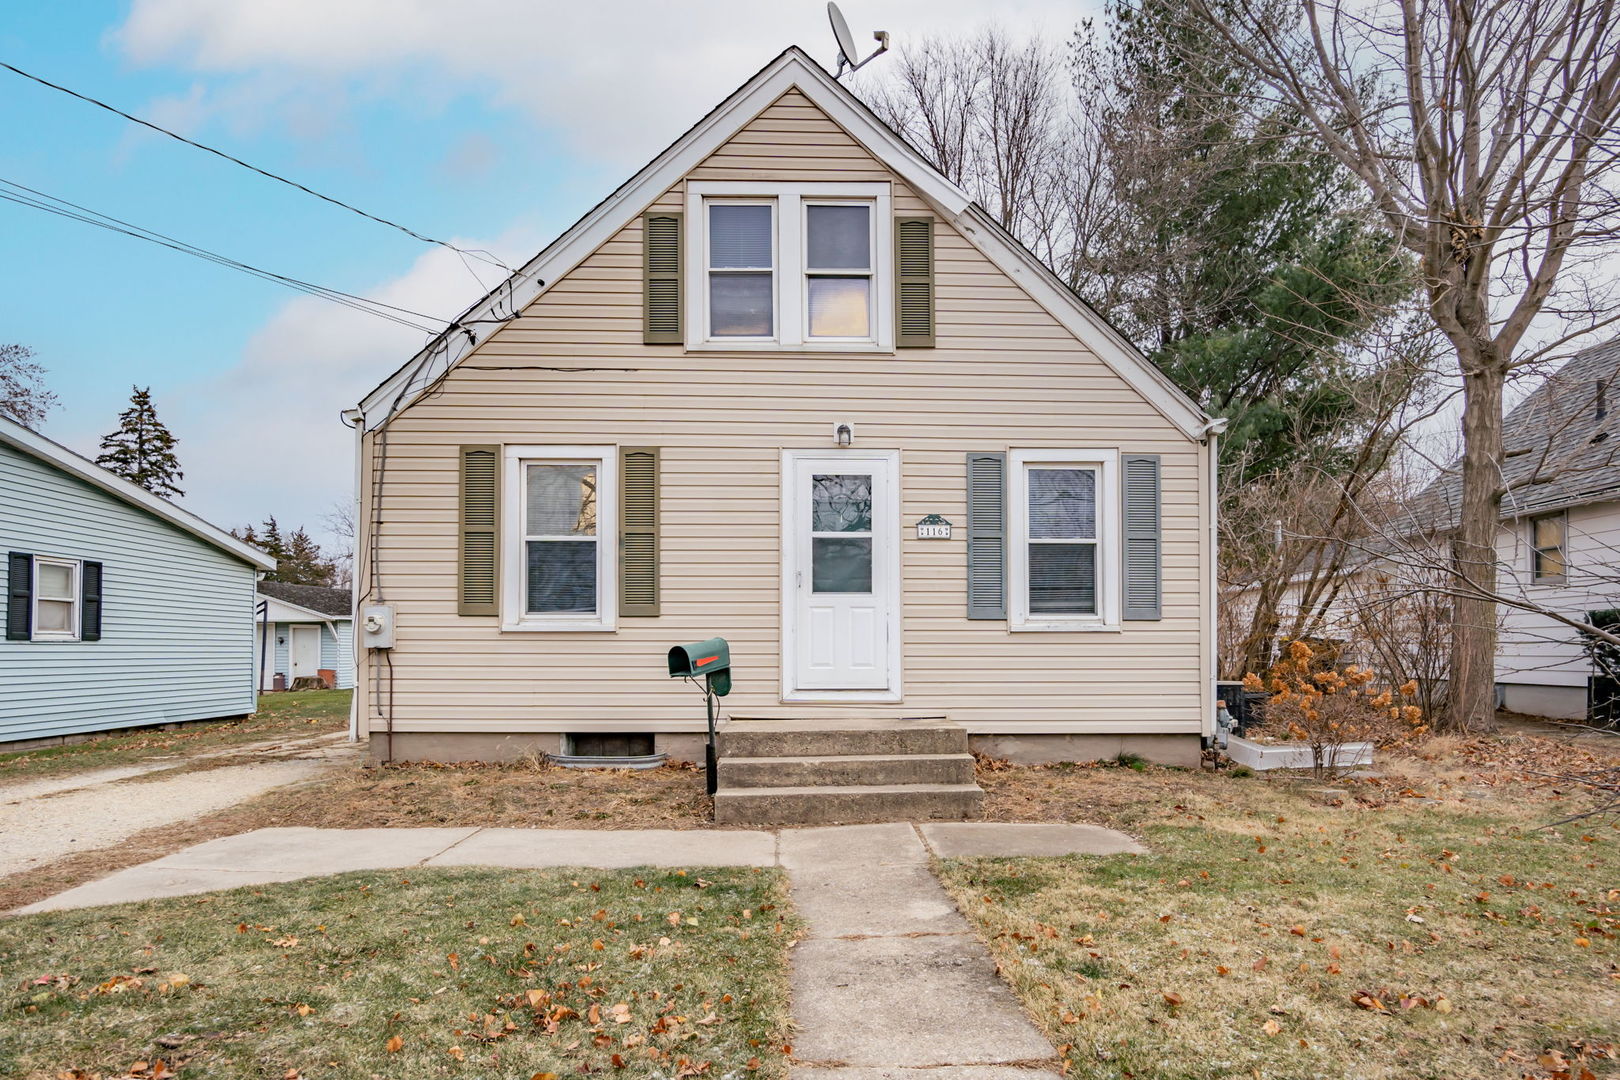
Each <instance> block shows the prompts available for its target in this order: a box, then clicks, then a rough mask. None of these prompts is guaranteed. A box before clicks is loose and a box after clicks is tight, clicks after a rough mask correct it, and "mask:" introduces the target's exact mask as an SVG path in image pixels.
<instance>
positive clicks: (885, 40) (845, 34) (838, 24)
mask: <svg viewBox="0 0 1620 1080" xmlns="http://www.w3.org/2000/svg"><path fill="white" fill-rule="evenodd" d="M827 21H828V22H830V23H832V32H833V38H834V39H835V40H836V41H837V42H838V73H837V74H836V75H834V76H833V78H835V79H841V78H843V77H844V71H845V70H846V69H847V70H849V71H856V70H858V69H860V68H862V67H865V66H866V65H867V64H869V63H871V62H872V61H873V60H875V59H877V58H878V57H879V56H881V55H882V54H884V53H886V52H888V51H889V32H888V31H887V30H876V31H873V33H872V39H873V40H874V41H876V42H877V43H878V47H877V51H876V52H874V53H872V55H871V56H868V57H867V58H866V59H865V60H859V59H857V58H856V57H857V55H858V54H857V51H856V48H855V35H854V34H852V33H850V32H849V23H847V22H845V21H844V13H843V12H842V11H839V10H838V5H837V4H835V3H832V2H831V0H828V4H827Z"/></svg>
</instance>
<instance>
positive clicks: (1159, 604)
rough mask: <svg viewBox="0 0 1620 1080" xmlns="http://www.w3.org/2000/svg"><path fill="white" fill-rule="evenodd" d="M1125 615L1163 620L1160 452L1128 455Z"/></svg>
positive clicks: (1124, 469)
mask: <svg viewBox="0 0 1620 1080" xmlns="http://www.w3.org/2000/svg"><path fill="white" fill-rule="evenodd" d="M1120 468H1121V471H1122V472H1123V473H1124V483H1123V485H1122V486H1123V488H1124V502H1125V507H1124V512H1125V618H1127V619H1162V618H1163V617H1164V614H1163V609H1164V602H1163V599H1162V595H1163V591H1164V590H1163V586H1162V584H1161V578H1162V570H1161V566H1160V563H1161V550H1162V548H1163V540H1162V534H1161V526H1160V519H1159V501H1160V498H1159V487H1160V485H1159V455H1157V454H1125V455H1123V457H1122V459H1121V463H1120Z"/></svg>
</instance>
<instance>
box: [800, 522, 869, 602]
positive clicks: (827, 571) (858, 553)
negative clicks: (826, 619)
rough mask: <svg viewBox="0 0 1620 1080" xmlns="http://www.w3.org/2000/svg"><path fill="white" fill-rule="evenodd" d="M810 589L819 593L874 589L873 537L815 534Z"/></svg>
mask: <svg viewBox="0 0 1620 1080" xmlns="http://www.w3.org/2000/svg"><path fill="white" fill-rule="evenodd" d="M810 589H811V591H812V592H818V593H869V592H871V591H872V538H871V537H870V536H817V537H815V538H813V539H812V540H811V541H810Z"/></svg>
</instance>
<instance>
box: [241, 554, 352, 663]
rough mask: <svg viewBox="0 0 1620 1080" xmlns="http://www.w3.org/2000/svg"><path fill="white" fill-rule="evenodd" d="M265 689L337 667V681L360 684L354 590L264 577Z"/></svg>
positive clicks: (261, 602) (262, 659)
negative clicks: (356, 679)
mask: <svg viewBox="0 0 1620 1080" xmlns="http://www.w3.org/2000/svg"><path fill="white" fill-rule="evenodd" d="M258 617H259V636H258V650H259V652H258V656H259V689H260V690H275V689H277V683H276V679H277V676H280V677H281V684H280V688H281V689H283V690H285V689H287V688H289V687H291V686H292V684H293V680H294V679H300V678H305V677H313V676H317V675H319V674H320V673H321V672H323V671H329V672H332V679H333V685H334V686H335V687H336V688H337V689H339V690H347V689H349V688H350V687H352V686H353V685H354V618H353V599H352V597H351V596H350V593H349V590H348V589H328V588H323V587H322V586H319V585H289V584H287V583H285V582H281V581H261V582H259V616H258Z"/></svg>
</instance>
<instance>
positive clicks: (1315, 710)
mask: <svg viewBox="0 0 1620 1080" xmlns="http://www.w3.org/2000/svg"><path fill="white" fill-rule="evenodd" d="M1319 664H1320V660H1319V658H1318V657H1317V655H1316V653H1315V651H1314V650H1313V649H1312V648H1311V646H1310V645H1308V644H1306V643H1305V642H1303V641H1295V642H1292V643H1290V644H1289V646H1288V648H1287V650H1286V651H1285V655H1284V657H1283V659H1282V660H1279V661H1278V662H1277V663H1276V664H1275V665H1273V666H1272V668H1271V670H1270V671H1268V672H1267V673H1266V674H1265V676H1264V677H1263V678H1262V677H1261V676H1260V675H1257V674H1255V673H1253V672H1251V673H1249V674H1248V675H1245V676H1244V678H1243V685H1244V688H1245V689H1248V690H1255V691H1261V690H1264V691H1268V692H1269V693H1270V695H1271V696H1270V697H1269V698H1268V699H1267V701H1266V707H1265V726H1266V727H1267V728H1270V729H1272V730H1273V731H1274V732H1276V733H1279V734H1282V733H1286V735H1287V736H1288V737H1289V738H1291V739H1294V740H1297V741H1299V742H1303V743H1306V744H1308V745H1309V746H1310V748H1311V762H1312V770H1313V771H1314V772H1315V773H1316V774H1317V775H1318V776H1321V775H1323V774H1325V773H1329V772H1332V771H1333V770H1334V769H1335V768H1337V767H1338V766H1339V765H1340V764H1342V763H1341V762H1339V761H1337V760H1335V759H1336V757H1337V756H1338V754H1339V747H1340V746H1342V745H1343V744H1345V743H1351V742H1371V743H1374V744H1376V745H1380V746H1387V745H1389V744H1391V743H1393V742H1396V741H1399V740H1402V739H1408V738H1413V737H1416V736H1419V735H1422V734H1423V733H1425V732H1426V731H1427V730H1428V726H1427V725H1426V724H1425V723H1424V716H1423V710H1422V709H1420V708H1418V706H1417V705H1415V704H1413V703H1412V701H1413V699H1414V698H1415V697H1416V695H1417V692H1418V687H1417V682H1416V680H1408V681H1407V682H1406V683H1404V684H1402V685H1401V686H1399V687H1389V686H1381V685H1378V680H1377V676H1376V675H1374V673H1373V672H1371V671H1369V670H1367V669H1365V668H1361V667H1357V666H1356V665H1355V664H1351V665H1349V666H1347V667H1344V668H1337V667H1320V666H1319Z"/></svg>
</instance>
